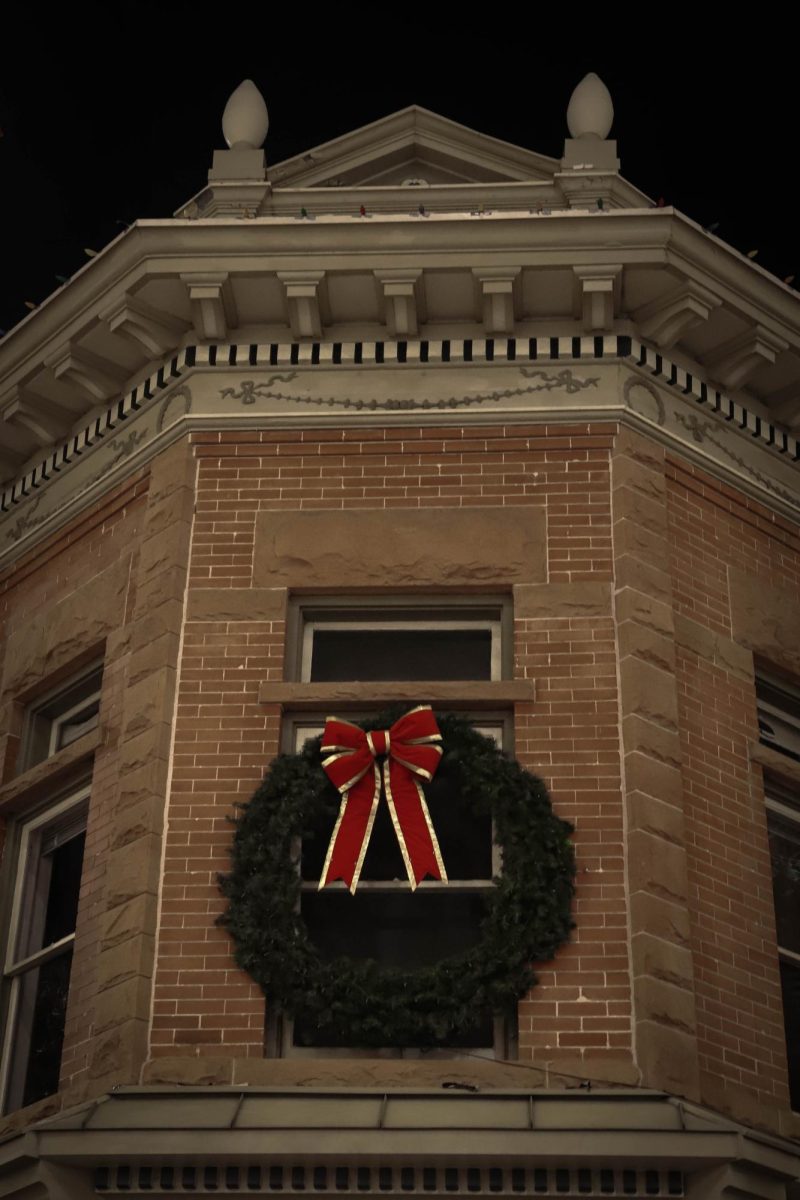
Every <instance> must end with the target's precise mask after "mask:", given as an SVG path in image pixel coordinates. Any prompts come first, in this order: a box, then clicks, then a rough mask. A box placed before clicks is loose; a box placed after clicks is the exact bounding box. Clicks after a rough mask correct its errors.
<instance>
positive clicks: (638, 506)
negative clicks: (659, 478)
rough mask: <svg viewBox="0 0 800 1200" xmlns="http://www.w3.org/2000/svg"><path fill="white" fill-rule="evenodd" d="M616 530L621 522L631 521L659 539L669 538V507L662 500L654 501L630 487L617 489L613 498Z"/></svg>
mask: <svg viewBox="0 0 800 1200" xmlns="http://www.w3.org/2000/svg"><path fill="white" fill-rule="evenodd" d="M612 511H613V513H614V524H615V529H616V525H617V523H618V522H619V521H622V520H631V521H634V522H635V523H636V524H637V525H640V526H641V527H642V529H646V530H647V531H648V533H651V534H653V536H654V537H657V538H665V537H666V536H667V506H666V501H665V500H664V499H662V498H660V497H659V498H658V499H653V498H652V497H651V496H647V495H645V494H644V493H643V492H641V491H636V490H635V489H634V488H631V487H628V486H622V487H615V488H614V494H613V497H612Z"/></svg>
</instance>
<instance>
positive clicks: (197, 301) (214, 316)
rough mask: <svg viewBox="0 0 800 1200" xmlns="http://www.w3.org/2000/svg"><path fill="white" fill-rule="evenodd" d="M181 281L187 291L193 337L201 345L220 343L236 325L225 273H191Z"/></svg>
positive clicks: (234, 311)
mask: <svg viewBox="0 0 800 1200" xmlns="http://www.w3.org/2000/svg"><path fill="white" fill-rule="evenodd" d="M181 279H182V280H183V282H184V283H185V284H186V287H187V288H188V290H189V299H190V301H191V303H192V320H193V321H194V328H195V332H196V333H197V336H198V337H199V338H201V339H202V340H203V341H205V342H219V341H223V340H224V339H225V337H226V336H227V333H228V330H229V329H231V328H235V327H236V325H238V323H239V319H238V316H237V313H236V302H235V300H234V298H233V289H232V287H231V281H230V276H229V275H228V273H227V271H215V272H212V273H207V272H203V273H194V272H193V273H192V274H186V275H181Z"/></svg>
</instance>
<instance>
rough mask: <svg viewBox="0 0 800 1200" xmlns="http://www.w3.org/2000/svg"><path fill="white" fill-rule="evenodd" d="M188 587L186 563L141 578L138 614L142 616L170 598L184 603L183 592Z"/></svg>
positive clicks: (137, 600) (137, 595) (137, 590)
mask: <svg viewBox="0 0 800 1200" xmlns="http://www.w3.org/2000/svg"><path fill="white" fill-rule="evenodd" d="M185 588H186V565H185V564H184V563H181V564H179V565H178V566H174V567H166V568H165V569H164V570H163V571H158V572H157V573H156V574H154V575H148V576H147V577H145V578H141V577H140V578H139V579H138V582H137V585H136V609H135V612H136V616H137V617H141V616H142V615H143V614H145V613H149V612H151V611H152V610H153V609H154V608H157V607H158V606H159V604H165V603H167V602H168V601H170V600H175V601H177V602H178V603H179V604H180V605H183V594H184V590H185Z"/></svg>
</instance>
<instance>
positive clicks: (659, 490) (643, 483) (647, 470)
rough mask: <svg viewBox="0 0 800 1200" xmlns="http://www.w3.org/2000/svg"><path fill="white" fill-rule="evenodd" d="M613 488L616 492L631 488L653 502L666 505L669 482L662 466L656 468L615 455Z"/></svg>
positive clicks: (612, 469)
mask: <svg viewBox="0 0 800 1200" xmlns="http://www.w3.org/2000/svg"><path fill="white" fill-rule="evenodd" d="M611 486H612V488H613V489H615V490H616V489H617V488H620V487H625V488H630V489H631V490H632V491H634V492H638V493H640V494H641V495H643V496H649V497H650V499H651V500H660V501H662V502H663V503H666V498H667V481H666V479H665V477H664V473H663V471H662V470H661V468H660V464H659V465H658V467H657V468H656V467H655V466H654V465H652V464H646V463H643V462H641V461H640V460H639V459H636V458H629V457H627V455H624V454H615V455H614V457H613V458H612V459H611Z"/></svg>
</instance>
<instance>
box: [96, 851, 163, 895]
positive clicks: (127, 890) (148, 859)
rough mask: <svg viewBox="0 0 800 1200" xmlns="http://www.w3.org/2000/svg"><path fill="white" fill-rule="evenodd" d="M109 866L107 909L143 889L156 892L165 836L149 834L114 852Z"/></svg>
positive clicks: (138, 893)
mask: <svg viewBox="0 0 800 1200" xmlns="http://www.w3.org/2000/svg"><path fill="white" fill-rule="evenodd" d="M108 867H109V870H108V886H107V891H106V907H107V908H116V906H117V905H118V904H125V903H126V901H128V900H131V899H133V897H134V896H139V895H141V894H142V893H143V892H152V893H153V894H154V895H155V894H156V892H157V891H158V881H159V873H160V869H161V838H160V837H158V836H156V835H155V834H148V835H147V836H146V837H142V838H139V840H138V841H136V842H129V844H128V845H127V846H122V847H121V848H120V849H119V850H114V851H112V852H111V853H110V854H109V858H108Z"/></svg>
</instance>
